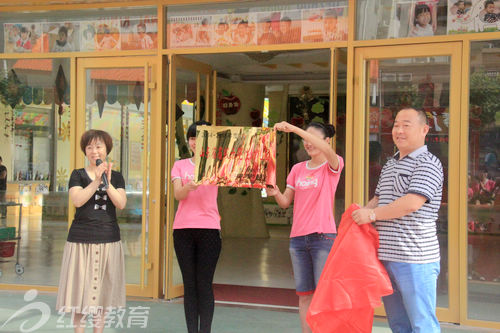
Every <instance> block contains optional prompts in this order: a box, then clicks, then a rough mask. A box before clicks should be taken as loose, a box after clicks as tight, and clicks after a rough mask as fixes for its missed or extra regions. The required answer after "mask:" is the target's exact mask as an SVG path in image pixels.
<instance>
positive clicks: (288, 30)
mask: <svg viewBox="0 0 500 333" xmlns="http://www.w3.org/2000/svg"><path fill="white" fill-rule="evenodd" d="M257 22H258V23H257V44H259V45H268V44H285V43H300V36H301V29H302V23H301V12H300V11H299V10H290V11H283V12H272V13H267V12H264V13H257Z"/></svg>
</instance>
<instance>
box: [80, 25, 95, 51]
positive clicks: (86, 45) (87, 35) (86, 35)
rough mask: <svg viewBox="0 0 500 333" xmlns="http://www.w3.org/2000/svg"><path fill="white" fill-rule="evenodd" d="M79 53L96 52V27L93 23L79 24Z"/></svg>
mask: <svg viewBox="0 0 500 333" xmlns="http://www.w3.org/2000/svg"><path fill="white" fill-rule="evenodd" d="M79 26H80V51H95V50H96V25H95V22H93V21H81V22H80V24H79Z"/></svg>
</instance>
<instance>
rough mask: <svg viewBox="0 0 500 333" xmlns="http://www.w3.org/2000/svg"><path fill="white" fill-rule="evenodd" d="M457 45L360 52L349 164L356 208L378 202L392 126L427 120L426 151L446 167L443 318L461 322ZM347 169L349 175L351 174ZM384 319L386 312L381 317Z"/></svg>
mask: <svg viewBox="0 0 500 333" xmlns="http://www.w3.org/2000/svg"><path fill="white" fill-rule="evenodd" d="M461 55H462V47H461V44H460V43H446V44H444V43H439V44H434V45H431V44H423V45H419V46H418V47H405V46H388V47H373V48H370V47H366V48H359V49H356V54H355V69H356V72H355V84H356V88H355V99H354V110H355V112H354V115H353V118H352V119H353V120H352V121H353V124H354V126H353V128H354V133H353V136H352V137H353V138H354V141H353V155H352V157H351V159H350V161H351V163H352V166H353V167H352V169H351V170H352V173H353V174H352V179H353V202H365V203H366V202H368V200H369V199H370V198H371V197H373V193H374V191H375V187H376V185H377V181H378V177H379V174H380V171H381V168H382V166H383V165H384V164H385V162H386V161H387V160H388V159H389V158H390V157H392V155H393V154H394V153H395V152H396V148H395V146H394V144H393V141H392V134H391V131H392V125H393V122H394V117H395V115H396V113H397V112H398V111H399V110H400V109H402V108H406V107H413V108H416V109H423V110H424V111H425V112H426V114H427V117H428V119H429V126H430V131H429V133H428V135H427V137H426V145H427V147H428V148H429V150H430V151H431V152H432V153H433V154H434V155H436V156H437V157H438V158H439V159H440V160H441V162H442V164H443V168H444V174H445V181H444V187H443V199H442V204H441V209H440V210H439V218H438V221H437V234H438V239H439V243H440V249H441V273H440V275H439V279H438V287H437V289H438V290H437V306H438V317H439V320H441V321H450V322H458V321H459V246H458V244H459V242H458V240H459V226H458V224H457V223H452V222H453V221H458V220H459V215H458V211H459V202H458V200H459V190H460V188H459V182H457V181H449V180H450V179H458V178H459V167H460V163H459V153H460V152H459V134H460V100H461V99H460V89H461V66H460V64H461ZM348 169H349V168H348ZM380 312H381V311H380Z"/></svg>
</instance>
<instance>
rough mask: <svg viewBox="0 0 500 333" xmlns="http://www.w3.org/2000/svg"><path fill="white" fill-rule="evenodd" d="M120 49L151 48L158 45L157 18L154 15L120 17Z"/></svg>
mask: <svg viewBox="0 0 500 333" xmlns="http://www.w3.org/2000/svg"><path fill="white" fill-rule="evenodd" d="M120 38H121V49H122V50H151V49H156V48H157V47H158V19H157V18H156V17H151V18H140V19H132V18H130V19H129V18H126V19H122V20H121V22H120Z"/></svg>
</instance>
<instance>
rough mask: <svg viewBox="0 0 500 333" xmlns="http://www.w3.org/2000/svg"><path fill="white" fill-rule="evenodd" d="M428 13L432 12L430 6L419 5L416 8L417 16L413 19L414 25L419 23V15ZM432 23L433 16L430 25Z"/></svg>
mask: <svg viewBox="0 0 500 333" xmlns="http://www.w3.org/2000/svg"><path fill="white" fill-rule="evenodd" d="M427 12H429V13H430V12H431V8H430V7H429V6H427V5H426V4H425V3H421V4H418V5H416V6H415V16H414V17H413V25H417V24H418V22H417V17H418V15H420V14H422V13H427ZM431 23H432V15H431V20H430V21H429V24H431Z"/></svg>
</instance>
